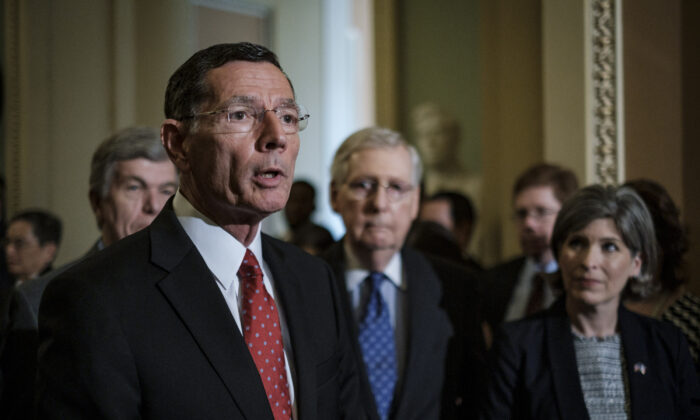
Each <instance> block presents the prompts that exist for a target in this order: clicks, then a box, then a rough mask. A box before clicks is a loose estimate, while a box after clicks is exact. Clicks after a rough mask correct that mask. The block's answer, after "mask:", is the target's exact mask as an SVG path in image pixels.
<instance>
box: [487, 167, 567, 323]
mask: <svg viewBox="0 0 700 420" xmlns="http://www.w3.org/2000/svg"><path fill="white" fill-rule="evenodd" d="M577 189H578V181H577V180H576V175H574V173H573V172H571V171H570V170H569V169H566V168H563V167H560V166H557V165H552V164H547V163H542V164H538V165H535V166H532V167H530V168H528V169H527V170H526V171H525V172H523V173H522V174H521V175H520V176H519V177H518V179H517V180H516V182H515V185H514V186H513V218H514V220H515V223H516V225H517V231H518V239H519V241H520V248H521V249H522V252H523V255H522V256H519V257H516V258H514V259H511V260H509V261H506V262H505V263H502V264H499V265H497V266H495V267H493V268H491V269H490V270H488V271H487V273H486V274H485V284H484V289H485V294H486V303H485V305H484V309H485V315H484V317H485V318H486V321H487V322H488V324H489V326H490V328H491V329H495V328H497V327H498V326H499V325H500V324H501V323H502V322H504V321H513V320H516V319H520V318H522V317H524V316H526V315H529V314H531V313H534V312H537V311H539V310H542V309H544V308H546V307H548V306H549V305H550V304H551V303H552V302H554V299H555V296H554V294H553V292H552V290H551V288H550V287H549V285H548V284H547V283H546V281H544V278H543V277H542V276H537V274H538V273H552V272H554V271H556V270H557V269H558V267H557V263H556V261H555V260H554V255H553V254H552V250H551V249H550V246H549V241H550V239H551V236H552V230H553V229H554V221H555V220H556V218H557V213H558V212H559V209H560V208H561V205H562V203H563V202H564V200H566V199H567V198H568V197H570V196H571V195H572V194H573V193H574V192H575V191H576V190H577Z"/></svg>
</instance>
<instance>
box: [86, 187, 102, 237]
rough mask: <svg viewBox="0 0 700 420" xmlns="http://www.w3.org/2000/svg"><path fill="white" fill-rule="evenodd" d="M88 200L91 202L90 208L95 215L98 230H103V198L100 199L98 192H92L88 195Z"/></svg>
mask: <svg viewBox="0 0 700 420" xmlns="http://www.w3.org/2000/svg"><path fill="white" fill-rule="evenodd" d="M88 199H89V200H90V208H92V212H93V213H94V214H95V220H96V221H97V228H98V229H102V209H101V208H100V202H101V201H102V198H100V195H99V194H98V193H97V192H95V191H90V192H89V193H88Z"/></svg>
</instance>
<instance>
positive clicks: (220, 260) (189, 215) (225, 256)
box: [173, 190, 297, 419]
mask: <svg viewBox="0 0 700 420" xmlns="http://www.w3.org/2000/svg"><path fill="white" fill-rule="evenodd" d="M173 209H174V210H175V215H176V216H177V219H178V220H179V221H180V224H181V225H182V227H183V228H184V230H185V232H186V233H187V236H189V237H190V239H191V240H192V242H193V243H194V245H195V247H196V248H197V251H199V253H200V255H201V256H202V258H203V259H204V262H205V263H206V264H207V267H209V270H210V271H211V272H212V274H213V275H214V278H215V279H216V284H217V285H218V286H219V290H221V294H222V295H223V297H224V300H226V304H227V305H228V308H229V310H230V311H231V315H232V316H233V319H234V320H235V321H236V325H237V326H238V330H239V331H240V332H241V335H242V334H243V333H242V331H243V329H242V328H241V316H240V311H241V297H242V293H241V290H240V286H239V281H238V275H237V273H238V269H239V268H240V266H241V263H242V262H243V257H244V256H245V252H246V247H245V246H243V244H242V243H240V242H238V240H237V239H236V238H234V237H233V236H232V235H231V234H230V233H228V232H226V231H225V230H224V229H222V228H221V227H220V226H218V225H217V224H216V223H214V222H213V221H211V220H210V219H209V218H207V217H206V216H204V215H203V214H202V213H200V212H199V211H197V209H195V208H194V207H193V206H192V204H191V203H190V202H189V201H188V200H187V198H185V197H184V196H183V195H182V194H181V193H180V191H179V190H178V191H177V193H176V195H175V198H174V200H173ZM247 249H249V250H250V251H251V252H252V253H253V255H255V258H257V260H258V261H259V262H262V264H261V266H262V272H263V284H264V286H265V289H266V290H267V292H268V293H269V294H270V296H272V298H273V299H275V287H274V279H273V278H272V275H271V272H270V269H269V267H268V266H267V263H266V262H265V259H264V258H263V257H264V256H263V253H262V240H261V237H260V227H259V226H258V232H257V233H256V234H255V239H253V242H252V243H251V244H250V246H248V248H247ZM275 303H276V304H277V311H278V313H279V318H280V327H281V329H282V340H283V345H284V359H285V368H286V370H287V378H288V382H289V394H290V396H291V401H292V418H294V419H296V418H297V404H296V398H295V396H294V379H295V378H296V376H295V375H293V374H292V373H293V372H294V368H293V366H292V364H291V363H290V360H293V353H292V347H291V340H290V337H289V330H288V329H287V323H286V322H285V317H284V307H283V305H282V302H280V301H278V300H275Z"/></svg>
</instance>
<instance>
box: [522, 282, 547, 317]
mask: <svg viewBox="0 0 700 420" xmlns="http://www.w3.org/2000/svg"><path fill="white" fill-rule="evenodd" d="M543 306H544V276H543V275H542V273H535V275H534V277H533V278H532V289H531V290H530V297H529V298H528V300H527V307H526V308H525V315H526V316H527V315H532V314H534V313H535V312H539V311H541V310H542V309H544V308H543Z"/></svg>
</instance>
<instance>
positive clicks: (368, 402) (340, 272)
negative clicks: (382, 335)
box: [325, 238, 379, 420]
mask: <svg viewBox="0 0 700 420" xmlns="http://www.w3.org/2000/svg"><path fill="white" fill-rule="evenodd" d="M343 239H344V238H343ZM343 239H341V240H339V241H338V242H336V243H335V244H333V246H331V248H330V249H329V251H328V253H327V254H326V255H325V259H326V261H327V262H328V264H329V265H330V266H331V269H332V270H333V275H334V277H335V281H336V284H337V286H338V291H339V292H340V295H341V297H342V298H341V299H340V300H341V305H342V311H343V317H344V318H345V321H346V325H347V328H348V331H350V336H351V338H352V347H353V351H354V352H355V355H356V361H357V366H358V367H359V368H360V369H359V370H360V372H359V373H360V374H359V378H360V387H361V388H362V389H361V393H362V395H361V396H362V402H363V405H364V406H365V407H366V408H367V415H368V416H369V418H370V419H373V420H374V419H378V418H379V417H378V415H377V406H376V402H375V400H374V395H373V394H372V391H371V390H372V387H371V385H370V384H369V378H368V377H367V370H366V369H365V363H364V360H363V358H362V349H361V348H360V342H359V341H358V338H357V335H358V331H357V324H356V322H355V314H354V313H353V309H352V304H351V302H350V294H349V293H348V287H347V285H346V284H345V268H346V263H345V250H344V249H343Z"/></svg>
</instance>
